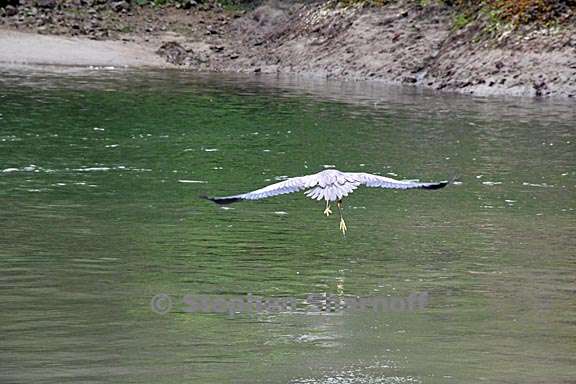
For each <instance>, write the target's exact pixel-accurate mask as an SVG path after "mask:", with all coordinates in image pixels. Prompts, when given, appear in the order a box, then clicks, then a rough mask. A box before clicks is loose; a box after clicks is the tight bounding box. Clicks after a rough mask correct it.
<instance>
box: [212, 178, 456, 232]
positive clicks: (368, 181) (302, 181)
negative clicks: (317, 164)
mask: <svg viewBox="0 0 576 384" xmlns="http://www.w3.org/2000/svg"><path fill="white" fill-rule="evenodd" d="M448 184H449V181H440V182H436V183H420V182H415V181H408V180H394V179H391V178H389V177H384V176H378V175H372V174H370V173H363V172H340V171H337V170H335V169H327V170H324V171H322V172H318V173H315V174H313V175H308V176H300V177H292V178H289V179H286V180H284V181H281V182H279V183H275V184H271V185H269V186H267V187H264V188H260V189H257V190H255V191H252V192H248V193H243V194H241V195H232V196H224V197H207V196H202V197H204V198H206V199H208V200H211V201H213V202H215V203H217V204H230V203H235V202H237V201H241V200H260V199H265V198H267V197H272V196H278V195H284V194H286V193H292V192H298V191H302V190H307V191H306V192H305V193H304V194H305V195H306V196H308V197H310V198H311V199H316V200H326V209H324V214H325V215H326V216H330V214H331V213H332V210H331V209H330V202H333V201H336V202H337V206H338V211H339V212H340V230H341V231H342V233H343V234H346V231H347V230H348V228H347V227H346V222H345V221H344V217H343V216H342V199H343V198H344V197H346V196H348V194H349V193H351V192H352V191H354V190H355V189H356V188H358V187H359V186H361V185H364V186H366V187H373V188H386V189H440V188H444V187H445V186H446V185H448Z"/></svg>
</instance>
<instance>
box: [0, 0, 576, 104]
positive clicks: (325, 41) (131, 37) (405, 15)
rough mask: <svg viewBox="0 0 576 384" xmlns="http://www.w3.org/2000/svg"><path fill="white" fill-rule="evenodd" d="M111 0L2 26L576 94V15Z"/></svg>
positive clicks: (458, 84) (448, 83) (443, 86)
mask: <svg viewBox="0 0 576 384" xmlns="http://www.w3.org/2000/svg"><path fill="white" fill-rule="evenodd" d="M105 3H106V2H104V3H98V4H100V5H98V4H96V5H94V6H91V7H80V8H78V7H76V8H73V9H72V11H73V12H69V10H68V8H66V7H63V6H55V7H54V8H51V9H45V8H34V9H35V10H34V11H31V12H28V14H27V13H26V9H31V8H30V7H28V8H26V6H23V7H20V8H19V9H17V11H18V12H17V13H15V14H13V15H11V16H6V15H5V16H4V17H0V25H1V24H4V25H5V26H7V27H9V28H11V29H14V28H18V29H20V30H22V29H23V30H28V31H35V32H40V33H49V34H62V35H80V36H85V37H89V38H91V39H105V40H122V41H124V42H128V43H132V44H137V45H140V46H142V47H144V48H145V49H153V50H158V53H159V54H160V55H161V56H163V57H164V58H165V59H166V60H167V61H168V62H169V63H172V64H173V65H178V66H181V67H183V68H190V69H193V70H202V71H226V72H256V73H258V72H262V73H281V74H299V75H313V76H324V77H327V78H333V79H343V80H378V81H383V82H387V83H393V84H407V85H412V86H421V87H427V88H432V89H437V90H445V91H455V92H461V93H469V94H476V95H519V96H542V97H545V96H556V97H576V25H572V24H567V25H562V26H560V27H554V28H545V29H544V28H539V29H538V28H532V29H528V30H524V31H520V30H513V29H511V28H507V27H506V26H501V25H489V24H487V23H488V22H472V23H469V24H468V25H466V26H464V27H461V28H460V29H455V28H454V17H455V15H454V13H453V11H452V10H450V9H449V8H446V7H441V6H426V7H419V6H414V5H413V4H412V3H411V4H404V3H402V2H398V3H396V4H391V5H387V6H384V7H376V8H374V7H365V6H356V7H347V8H344V7H338V6H335V5H334V4H333V3H326V2H312V3H308V4H301V3H293V2H288V1H275V2H269V3H268V4H266V5H264V6H261V7H259V8H257V9H255V10H253V11H250V12H242V13H239V12H232V11H225V10H223V9H221V8H219V7H218V6H217V5H214V4H212V5H210V6H206V5H205V6H203V7H193V8H191V9H188V10H182V9H175V8H165V9H152V8H142V7H135V6H130V5H126V4H129V3H126V2H124V3H123V4H124V5H126V7H125V8H121V7H120V8H118V6H117V5H115V6H114V8H111V7H110V5H106V4H105ZM114 4H116V3H114ZM12 13H13V12H12ZM71 15H73V17H72V16H71ZM38 20H43V21H42V22H38ZM487 31H488V32H487ZM1 33H2V32H0V34H1ZM0 48H1V47H0ZM159 48H160V49H159ZM30 49H34V48H33V47H30ZM1 56H2V53H1V50H0V58H1ZM55 56H56V55H55Z"/></svg>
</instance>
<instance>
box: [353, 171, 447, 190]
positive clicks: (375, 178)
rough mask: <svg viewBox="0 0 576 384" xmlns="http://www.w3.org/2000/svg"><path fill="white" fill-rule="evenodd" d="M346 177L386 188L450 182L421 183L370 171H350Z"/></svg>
mask: <svg viewBox="0 0 576 384" xmlns="http://www.w3.org/2000/svg"><path fill="white" fill-rule="evenodd" d="M347 177H350V178H352V179H354V180H356V181H357V182H358V183H360V184H362V185H365V186H367V187H372V188H387V189H418V188H419V189H440V188H444V187H445V186H447V185H448V184H449V183H450V182H449V181H439V182H435V183H421V182H416V181H409V180H395V179H392V178H390V177H384V176H379V175H373V174H371V173H350V174H347Z"/></svg>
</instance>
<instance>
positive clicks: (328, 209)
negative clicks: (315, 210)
mask: <svg viewBox="0 0 576 384" xmlns="http://www.w3.org/2000/svg"><path fill="white" fill-rule="evenodd" d="M324 214H325V215H326V216H330V215H331V214H332V210H331V209H330V207H326V209H325V210H324Z"/></svg>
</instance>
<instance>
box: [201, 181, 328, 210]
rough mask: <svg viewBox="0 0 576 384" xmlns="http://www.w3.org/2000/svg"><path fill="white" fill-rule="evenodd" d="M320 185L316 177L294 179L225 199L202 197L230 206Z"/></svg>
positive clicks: (225, 197)
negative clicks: (239, 202)
mask: <svg viewBox="0 0 576 384" xmlns="http://www.w3.org/2000/svg"><path fill="white" fill-rule="evenodd" d="M317 184H318V178H316V177H314V175H309V176H301V177H292V178H290V179H286V180H284V181H281V182H279V183H275V184H271V185H268V186H267V187H264V188H260V189H257V190H255V191H252V192H248V193H243V194H241V195H232V196H224V197H208V196H202V197H203V198H205V199H208V200H211V201H213V202H215V203H217V204H230V203H235V202H237V201H241V200H260V199H265V198H267V197H272V196H278V195H284V194H286V193H292V192H298V191H302V190H304V189H308V188H311V187H314V186H316V185H317Z"/></svg>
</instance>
